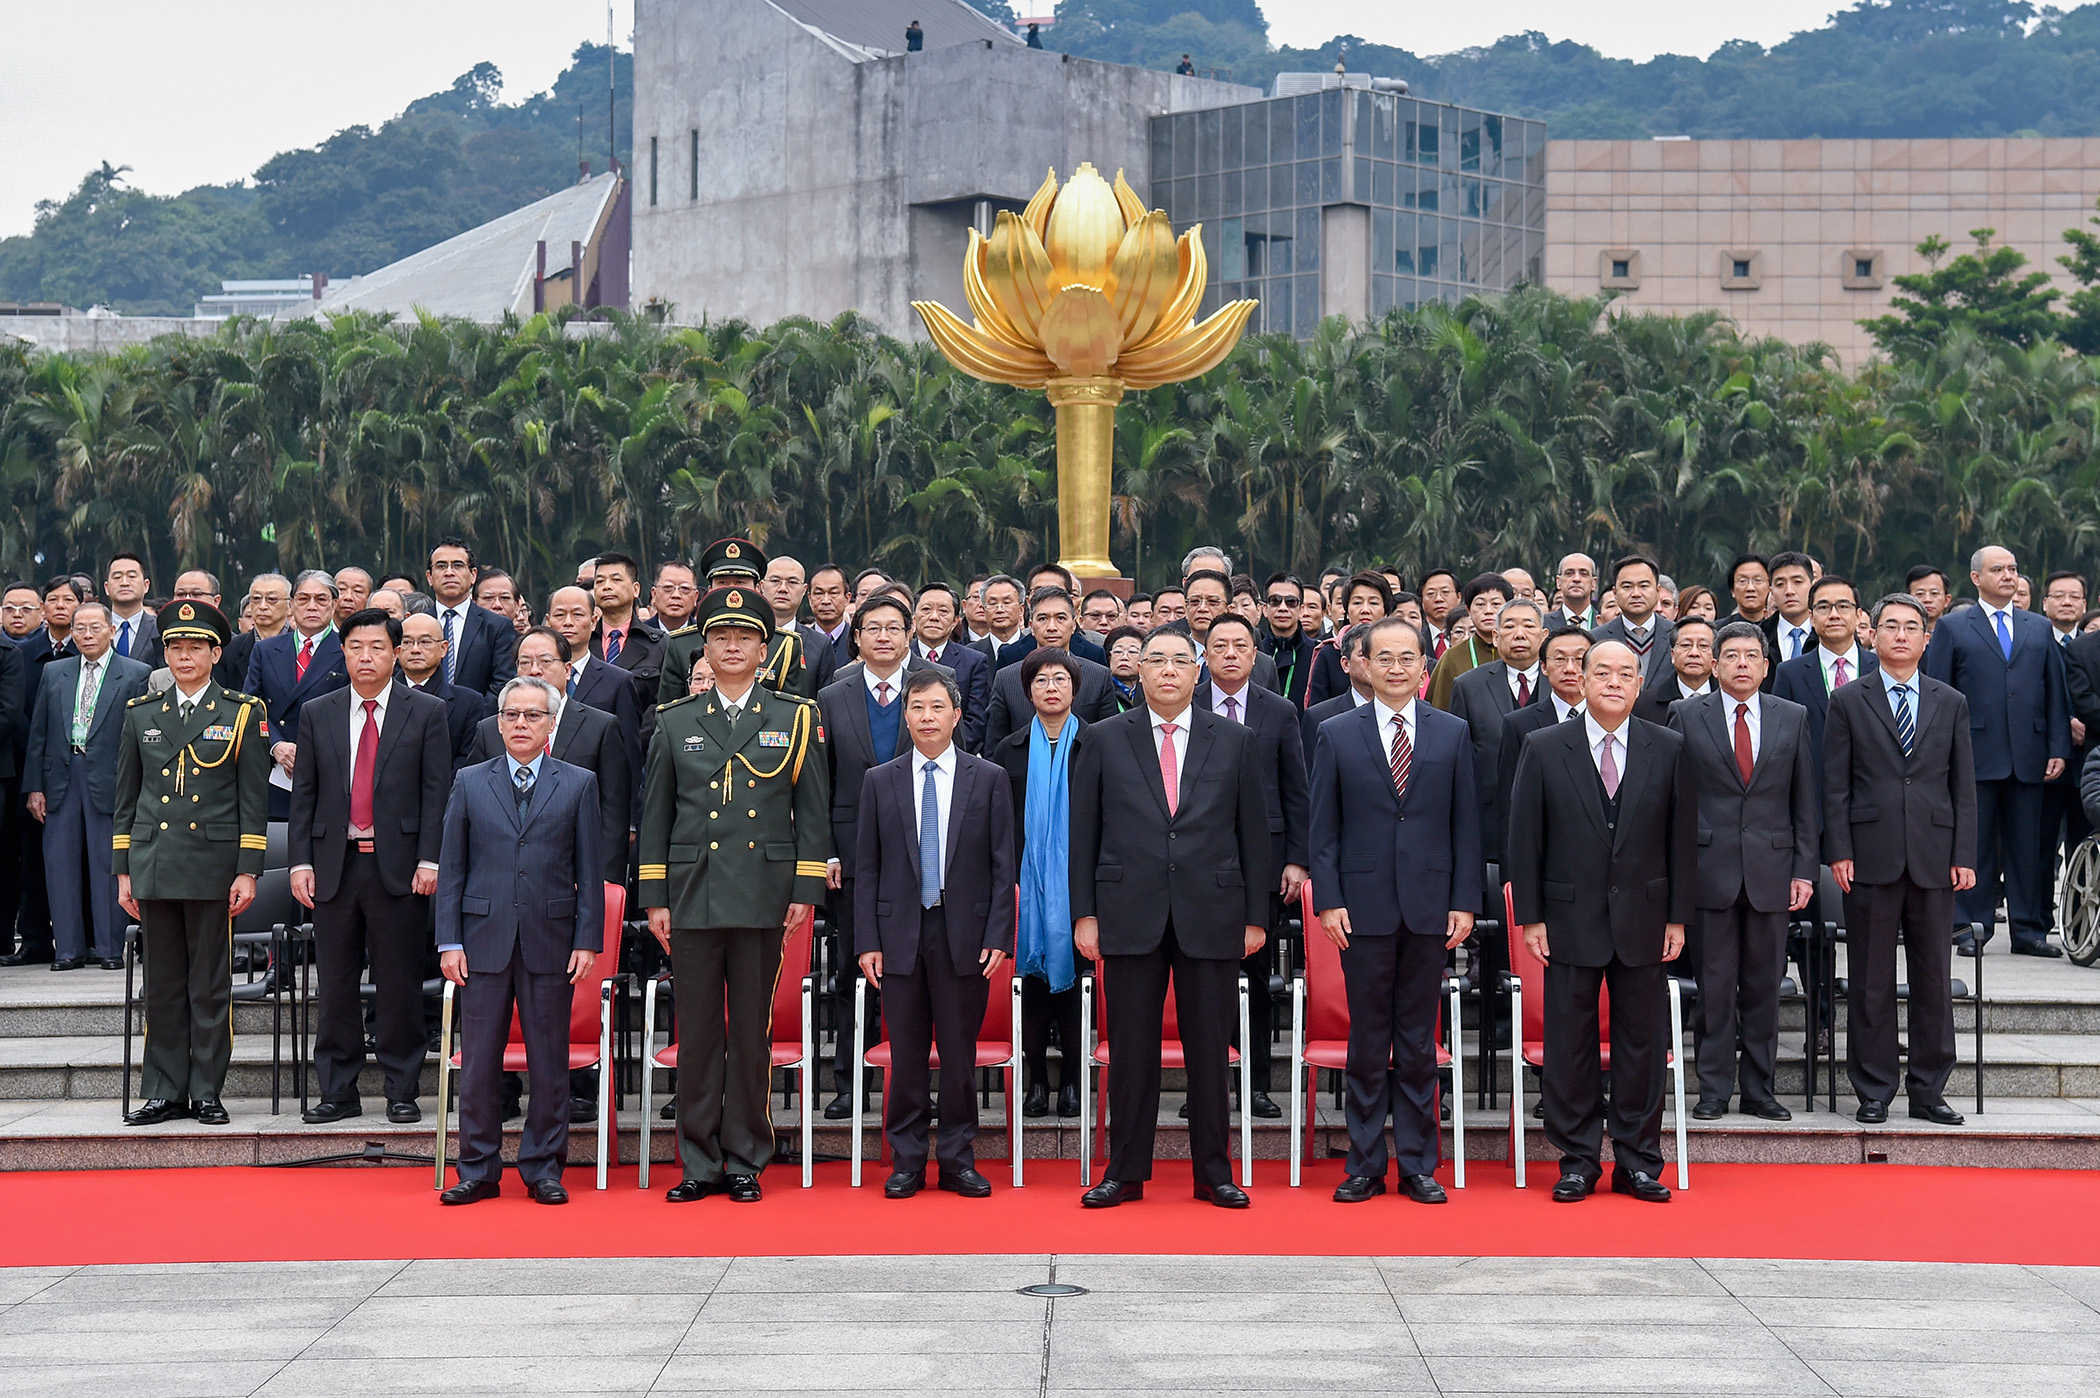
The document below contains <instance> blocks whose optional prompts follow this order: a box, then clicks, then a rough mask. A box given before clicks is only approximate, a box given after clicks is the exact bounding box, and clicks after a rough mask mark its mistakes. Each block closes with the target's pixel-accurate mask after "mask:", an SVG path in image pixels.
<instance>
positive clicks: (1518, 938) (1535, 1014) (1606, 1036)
mask: <svg viewBox="0 0 2100 1398" xmlns="http://www.w3.org/2000/svg"><path fill="white" fill-rule="evenodd" d="M1502 921H1503V924H1504V926H1506V927H1507V928H1508V929H1509V969H1510V971H1511V972H1512V973H1514V974H1515V976H1516V977H1517V979H1518V981H1519V982H1521V983H1522V985H1523V987H1524V1024H1523V1034H1524V1038H1525V1039H1526V1040H1528V1041H1529V1042H1531V1043H1535V1044H1542V1043H1544V1042H1545V1041H1546V963H1545V962H1543V961H1541V960H1539V959H1538V958H1537V957H1536V956H1533V955H1532V954H1531V948H1530V947H1528V946H1526V945H1524V936H1523V929H1522V928H1520V927H1518V926H1517V902H1516V899H1515V898H1514V897H1513V896H1512V895H1511V893H1510V889H1509V885H1508V884H1504V885H1502ZM1597 1035H1598V1039H1599V1042H1606V1043H1608V1042H1610V1040H1611V991H1610V990H1609V989H1607V988H1605V987H1604V986H1601V985H1600V986H1599V987H1598V988H1597Z"/></svg>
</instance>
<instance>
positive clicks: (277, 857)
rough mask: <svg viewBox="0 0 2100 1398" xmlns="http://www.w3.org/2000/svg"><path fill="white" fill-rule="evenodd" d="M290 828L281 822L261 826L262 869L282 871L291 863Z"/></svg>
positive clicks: (270, 822)
mask: <svg viewBox="0 0 2100 1398" xmlns="http://www.w3.org/2000/svg"><path fill="white" fill-rule="evenodd" d="M290 831H291V826H290V824H289V823H287V822H285V821H282V820H273V821H268V822H266V823H265V824H264V825H263V868H265V869H282V868H285V867H286V866H288V865H289V864H290V863H291V862H292V856H291V848H292V841H291V835H290Z"/></svg>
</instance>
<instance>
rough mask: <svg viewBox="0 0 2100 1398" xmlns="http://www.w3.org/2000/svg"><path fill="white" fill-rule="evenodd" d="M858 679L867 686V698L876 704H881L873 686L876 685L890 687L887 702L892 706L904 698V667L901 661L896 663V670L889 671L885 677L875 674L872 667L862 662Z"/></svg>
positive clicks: (880, 699)
mask: <svg viewBox="0 0 2100 1398" xmlns="http://www.w3.org/2000/svg"><path fill="white" fill-rule="evenodd" d="M860 677H861V679H862V680H863V681H864V682H865V683H866V684H867V686H868V697H869V698H871V699H873V700H875V702H876V703H878V704H879V703H881V702H882V698H881V696H880V695H879V694H877V693H876V690H875V686H876V685H878V684H886V685H888V686H889V687H890V700H889V701H890V703H892V704H894V703H896V702H897V701H898V700H899V699H901V698H902V697H903V696H904V665H903V663H902V662H901V661H900V662H899V663H898V665H897V668H896V669H894V670H892V671H890V672H889V673H888V674H887V675H878V674H876V673H875V669H874V667H873V666H871V665H869V664H868V663H867V662H865V661H863V662H862V663H861V667H860Z"/></svg>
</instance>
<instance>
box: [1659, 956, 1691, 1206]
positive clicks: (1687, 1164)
mask: <svg viewBox="0 0 2100 1398" xmlns="http://www.w3.org/2000/svg"><path fill="white" fill-rule="evenodd" d="M1665 979H1666V980H1667V981H1668V982H1669V986H1670V1075H1671V1077H1672V1078H1673V1079H1674V1081H1675V1084H1676V1089H1677V1187H1678V1188H1679V1189H1690V1188H1691V1187H1692V1161H1691V1155H1690V1153H1689V1149H1688V1146H1689V1143H1688V1141H1687V1139H1686V1132H1685V1119H1684V994H1683V992H1682V991H1680V990H1679V989H1678V988H1677V978H1676V977H1675V976H1668V977H1665Z"/></svg>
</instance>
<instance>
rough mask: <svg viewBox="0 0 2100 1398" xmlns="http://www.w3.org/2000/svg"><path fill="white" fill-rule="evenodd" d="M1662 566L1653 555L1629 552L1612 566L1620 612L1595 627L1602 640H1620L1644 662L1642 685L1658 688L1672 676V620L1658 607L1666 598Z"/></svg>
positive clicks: (1592, 633) (1595, 635) (1593, 635)
mask: <svg viewBox="0 0 2100 1398" xmlns="http://www.w3.org/2000/svg"><path fill="white" fill-rule="evenodd" d="M1661 577H1662V567H1661V565H1659V564H1658V563H1656V561H1655V560H1654V559H1652V558H1646V557H1643V556H1642V555H1640V554H1631V553H1630V554H1628V555H1626V556H1625V557H1624V558H1621V559H1619V560H1618V561H1617V562H1615V563H1613V564H1612V565H1611V590H1612V594H1613V595H1614V596H1615V597H1616V598H1617V599H1618V603H1619V614H1618V615H1617V616H1615V617H1613V618H1612V619H1611V620H1610V621H1607V622H1605V623H1604V624H1603V625H1602V626H1597V627H1593V628H1591V631H1590V637H1591V639H1592V640H1595V641H1597V642H1598V643H1600V644H1601V643H1603V642H1605V641H1618V642H1620V643H1621V644H1623V645H1625V646H1626V647H1628V648H1629V649H1630V650H1632V651H1633V653H1634V655H1635V656H1636V657H1638V658H1639V660H1640V662H1641V687H1642V688H1644V689H1649V688H1655V687H1658V686H1660V685H1661V684H1662V682H1663V681H1665V680H1667V679H1668V678H1669V677H1670V668H1671V667H1670V634H1671V630H1672V625H1671V622H1670V619H1669V618H1668V617H1666V616H1663V615H1662V614H1661V613H1660V612H1658V611H1656V610H1655V607H1656V604H1657V603H1658V602H1660V601H1661V600H1662V590H1661V583H1660V579H1661Z"/></svg>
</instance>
